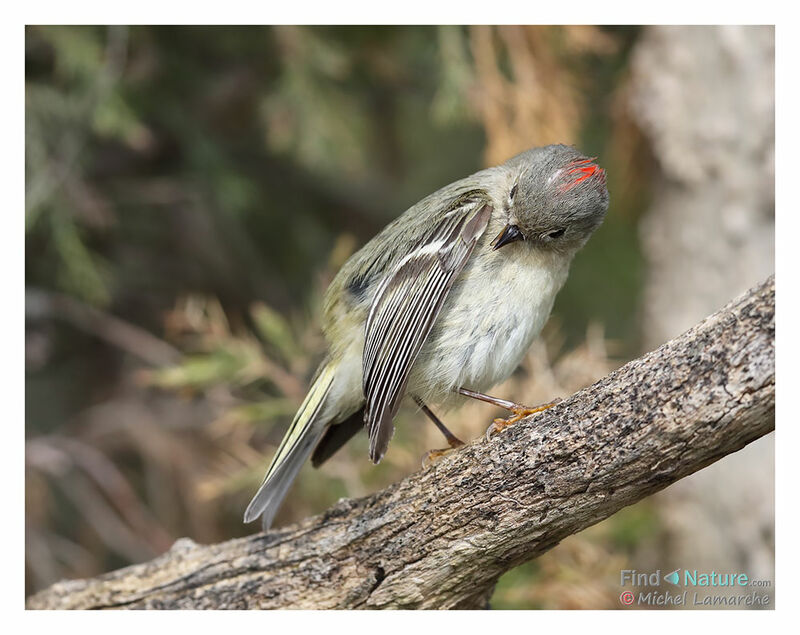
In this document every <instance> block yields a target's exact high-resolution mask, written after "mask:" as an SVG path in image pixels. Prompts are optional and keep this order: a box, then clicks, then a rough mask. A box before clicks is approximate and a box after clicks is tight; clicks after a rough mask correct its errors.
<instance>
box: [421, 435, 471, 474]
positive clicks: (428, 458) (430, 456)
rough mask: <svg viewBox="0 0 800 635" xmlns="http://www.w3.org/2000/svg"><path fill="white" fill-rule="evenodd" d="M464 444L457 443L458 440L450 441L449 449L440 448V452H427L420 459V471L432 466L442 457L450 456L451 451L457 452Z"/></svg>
mask: <svg viewBox="0 0 800 635" xmlns="http://www.w3.org/2000/svg"><path fill="white" fill-rule="evenodd" d="M462 445H464V443H463V442H462V441H459V440H458V439H454V440H452V441H451V445H450V447H449V448H442V449H441V450H429V451H428V452H426V453H425V456H423V457H422V469H425V468H426V467H428V466H430V465H433V464H434V463H436V461H438V460H439V459H441V458H442V457H443V456H446V455H448V454H450V453H451V452H452V451H453V450H457V449H458V448H460V447H461V446H462Z"/></svg>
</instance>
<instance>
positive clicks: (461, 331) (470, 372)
mask: <svg viewBox="0 0 800 635" xmlns="http://www.w3.org/2000/svg"><path fill="white" fill-rule="evenodd" d="M607 208H608V190H607V189H606V177H605V172H604V171H603V170H602V169H601V168H599V167H598V166H597V165H596V164H595V163H594V162H593V160H592V159H588V158H586V157H584V156H582V155H581V154H580V152H578V151H577V150H576V149H575V148H572V147H569V146H565V145H551V146H546V147H542V148H533V149H531V150H528V151H527V152H523V153H522V154H519V155H517V156H516V157H514V158H513V159H509V160H508V161H507V162H506V163H504V164H503V165H500V166H497V167H493V168H489V169H486V170H482V171H480V172H477V173H476V174H473V175H472V176H468V177H467V178H465V179H462V180H460V181H456V182H455V183H452V184H450V185H448V186H446V187H443V188H442V189H440V190H439V191H437V192H435V193H434V194H431V195H430V196H428V197H427V198H424V199H423V200H421V201H420V202H419V203H417V204H416V205H414V206H413V207H411V208H410V209H409V210H407V211H406V212H405V213H404V214H403V215H402V216H400V217H399V218H397V219H396V220H395V221H393V222H392V223H390V224H389V225H388V226H387V227H386V228H385V229H384V230H383V231H382V232H381V233H380V234H378V235H377V236H376V237H375V238H373V239H372V240H371V241H369V242H368V243H367V244H366V245H365V246H364V247H363V248H362V249H361V250H360V251H358V252H357V253H355V254H354V255H353V256H352V257H351V258H350V259H349V260H348V261H347V262H346V263H345V265H344V266H343V267H342V269H341V270H340V271H339V273H338V275H337V276H336V278H335V279H334V280H333V282H332V283H331V285H330V287H329V288H328V291H327V293H326V295H325V305H324V318H323V330H324V333H325V338H326V340H327V344H328V354H327V357H326V358H325V360H324V361H323V362H322V364H321V365H320V367H319V369H318V370H317V372H316V375H315V376H314V380H313V382H312V385H311V388H310V390H309V392H308V395H307V396H306V398H305V400H304V401H303V403H302V405H301V406H300V409H299V411H298V412H297V414H296V415H295V417H294V420H293V421H292V423H291V425H290V426H289V430H288V431H287V433H286V435H285V437H284V438H283V441H281V444H280V446H279V447H278V451H277V452H276V453H275V456H274V458H273V459H272V463H271V465H270V467H269V470H268V471H267V475H266V477H265V478H264V482H263V483H262V485H261V487H260V488H259V490H258V492H257V493H256V495H255V496H254V497H253V500H252V501H251V502H250V505H249V506H248V508H247V511H246V512H245V515H244V520H245V522H250V521H252V520H255V519H256V518H258V516H262V517H263V524H264V528H265V529H266V528H268V527H269V526H270V524H271V522H272V519H273V518H274V516H275V513H276V512H277V510H278V507H279V505H280V503H281V501H282V500H283V497H284V496H285V495H286V491H287V490H288V488H289V486H290V485H291V483H292V481H293V480H294V478H295V476H296V475H297V473H298V471H299V470H300V468H301V467H302V465H303V463H304V462H305V461H306V459H307V458H308V457H309V456H312V453H313V456H312V462H313V463H314V465H318V464H320V463H321V462H322V461H324V460H326V459H327V458H328V457H329V456H331V455H332V454H333V453H334V452H335V451H336V450H338V449H339V448H341V447H342V445H344V443H345V442H347V441H348V440H349V439H350V438H351V437H352V436H353V435H354V434H355V433H356V432H358V430H359V429H361V428H362V427H366V429H367V432H368V433H369V440H370V444H369V455H370V458H371V459H372V461H373V462H375V463H377V462H378V461H380V460H381V458H382V457H383V455H384V453H385V452H386V448H387V446H388V444H389V440H390V439H391V437H392V434H393V432H394V425H393V424H392V419H393V418H394V415H395V414H396V412H397V409H398V407H399V405H400V401H401V399H402V398H403V396H404V395H405V394H409V395H412V396H413V397H414V398H415V399H416V400H417V402H418V403H420V404H423V403H430V402H433V403H439V404H442V403H444V404H452V403H453V401H454V400H457V399H459V398H460V397H459V392H458V390H459V389H461V388H469V389H472V390H477V391H483V390H488V389H489V388H491V387H492V386H493V385H494V384H496V383H498V382H500V381H502V380H504V379H506V378H507V377H508V376H509V375H510V374H511V373H512V372H513V371H514V369H515V368H516V367H517V365H518V364H519V362H520V361H521V359H522V356H523V355H524V354H525V352H526V351H527V349H528V347H529V346H530V344H531V342H532V340H533V339H534V338H535V337H536V336H538V334H539V332H540V331H541V329H542V327H543V326H544V323H545V322H546V321H547V318H548V316H549V314H550V310H551V308H552V307H553V301H554V300H555V296H556V293H558V291H559V289H560V288H561V287H562V285H563V284H564V282H565V281H566V279H567V273H568V270H569V265H570V262H571V260H572V257H573V256H574V255H575V253H576V252H577V251H578V250H579V249H580V248H581V247H582V246H583V245H584V244H585V243H586V241H587V240H588V239H589V236H590V235H591V234H592V232H594V230H595V229H597V227H599V225H600V223H602V221H603V217H604V216H605V213H606V209H607ZM465 392H469V391H465Z"/></svg>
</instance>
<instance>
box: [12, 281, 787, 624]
mask: <svg viewBox="0 0 800 635" xmlns="http://www.w3.org/2000/svg"><path fill="white" fill-rule="evenodd" d="M774 306H775V304H774V279H773V278H770V279H768V280H767V281H766V282H764V283H762V284H761V285H759V286H758V287H756V288H754V289H752V290H751V291H750V292H748V293H747V294H745V295H743V296H742V297H740V298H738V299H737V300H734V301H733V302H731V303H730V304H729V305H728V306H727V307H726V308H725V309H723V310H721V311H719V312H718V313H715V314H714V315H712V316H710V317H708V318H706V319H705V320H704V321H703V322H701V323H700V324H698V325H697V326H695V327H694V328H692V329H691V330H689V331H687V332H686V333H684V334H683V335H681V336H680V337H678V338H676V339H674V340H672V341H670V342H668V343H667V344H665V345H664V346H662V347H660V348H659V349H657V350H655V351H653V352H652V353H649V354H648V355H645V356H644V357H642V358H639V359H637V360H634V361H632V362H630V363H629V364H626V365H625V366H623V367H622V368H620V369H619V370H616V371H614V372H612V373H611V374H609V375H608V376H607V377H605V378H603V379H602V380H600V381H599V382H597V383H596V384H594V385H593V386H590V387H589V388H586V389H584V390H582V391H580V392H578V393H576V394H575V395H573V396H572V397H571V398H569V399H568V400H566V401H564V402H563V403H561V404H559V405H558V406H556V407H554V408H552V409H550V410H548V411H546V412H544V413H541V414H539V415H535V416H533V417H530V418H528V419H524V420H522V421H520V422H518V423H517V424H515V425H513V426H511V427H510V428H508V429H506V430H505V431H503V432H502V433H500V434H498V435H496V436H494V437H492V438H491V439H490V440H488V441H487V440H485V439H477V440H475V441H474V442H472V443H471V444H468V445H467V446H466V447H464V448H462V449H460V450H459V451H457V452H454V453H453V454H451V455H449V456H447V457H445V458H444V459H442V460H440V461H439V462H438V463H435V464H434V465H433V466H431V467H429V468H428V469H425V470H422V471H421V472H418V473H416V474H413V475H411V476H409V477H408V478H406V479H405V480H403V481H401V482H400V483H397V484H395V485H393V486H391V487H389V488H387V489H385V490H383V491H381V492H378V493H377V494H374V495H372V496H369V497H366V498H362V499H359V500H342V501H340V502H339V503H338V504H337V505H335V506H334V507H332V508H331V509H330V510H328V511H327V512H325V513H324V514H321V515H319V516H316V517H313V518H309V519H306V520H305V521H303V522H301V523H299V524H297V525H293V526H290V527H286V528H283V529H280V530H276V531H271V532H269V533H267V534H256V535H253V536H250V537H247V538H240V539H236V540H231V541H228V542H224V543H221V544H217V545H209V546H201V545H197V544H195V543H193V542H192V541H191V540H188V539H182V540H179V541H178V542H177V543H175V545H174V546H173V548H172V549H171V550H170V551H169V552H167V553H165V554H164V555H162V556H160V557H159V558H156V559H155V560H153V561H151V562H148V563H145V564H141V565H135V566H132V567H127V568H125V569H121V570H119V571H115V572H112V573H109V574H106V575H104V576H101V577H99V578H96V579H92V580H76V581H65V582H60V583H58V584H56V585H54V586H53V587H51V588H49V589H47V590H45V591H42V592H40V593H38V594H36V595H34V596H32V597H31V598H30V599H29V600H28V603H27V604H28V608H37V609H47V608H76V609H78V608H207V609H221V608H237V609H244V608H479V607H483V606H485V605H486V602H487V598H488V597H489V596H490V594H491V590H492V588H493V586H494V584H495V581H496V580H497V578H498V577H499V576H500V575H501V574H502V573H504V572H505V571H508V570H509V569H511V568H512V567H514V566H516V565H518V564H520V563H522V562H524V561H526V560H529V559H531V558H535V557H537V556H539V555H541V554H542V553H544V552H545V551H547V550H548V549H551V548H552V547H553V546H555V545H556V544H558V542H559V541H560V540H562V539H564V538H565V537H567V536H569V535H571V534H574V533H576V532H578V531H580V530H582V529H584V528H586V527H588V526H590V525H592V524H594V523H597V522H598V521H600V520H602V519H604V518H607V517H608V516H610V515H611V514H613V513H614V512H616V511H617V510H619V509H620V508H622V507H624V506H626V505H630V504H632V503H634V502H636V501H638V500H640V499H642V498H644V497H645V496H647V495H649V494H652V493H653V492H655V491H658V490H660V489H662V488H664V487H666V486H667V485H669V484H670V483H673V482H675V481H676V480H678V479H680V478H682V477H684V476H686V475H688V474H691V473H692V472H695V471H696V470H699V469H701V468H703V467H705V466H706V465H709V464H710V463H712V462H714V461H716V460H718V459H720V458H722V457H724V456H725V455H727V454H730V453H731V452H735V451H737V450H739V449H741V448H742V447H743V446H745V445H746V444H747V443H749V442H751V441H753V440H754V439H757V438H759V437H760V436H762V435H764V434H766V433H768V432H769V431H771V430H772V429H773V428H774V402H775V372H774V352H775V351H774Z"/></svg>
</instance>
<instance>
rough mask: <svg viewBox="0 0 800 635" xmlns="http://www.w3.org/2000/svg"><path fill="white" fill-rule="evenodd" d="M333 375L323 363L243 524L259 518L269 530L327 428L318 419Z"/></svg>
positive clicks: (331, 367)
mask: <svg viewBox="0 0 800 635" xmlns="http://www.w3.org/2000/svg"><path fill="white" fill-rule="evenodd" d="M334 375H335V367H334V366H333V365H332V364H330V363H325V364H323V366H322V367H321V368H320V370H319V372H318V373H317V376H316V378H315V379H314V382H313V383H312V385H311V388H310V389H309V391H308V394H307V395H306V398H305V400H304V401H303V404H302V405H301V406H300V409H299V410H298V411H297V414H296V415H295V416H294V420H293V421H292V424H291V425H290V426H289V430H288V431H287V432H286V435H285V436H284V437H283V441H281V444H280V446H278V451H277V452H276V453H275V456H274V457H273V459H272V463H270V466H269V469H268V470H267V475H266V476H265V477H264V482H263V483H262V484H261V487H259V488H258V492H256V495H255V496H254V497H253V500H251V501H250V504H249V505H248V506H247V510H246V511H245V512H244V522H246V523H249V522H252V521H254V520H255V519H256V518H258V517H259V516H262V517H263V520H262V523H263V526H264V530H267V529H269V527H270V525H271V524H272V520H273V518H275V514H276V513H277V511H278V508H279V507H280V504H281V502H282V501H283V497H284V496H286V492H287V490H288V489H289V486H290V485H291V484H292V481H293V480H294V479H295V477H296V476H297V473H298V472H299V471H300V468H301V467H303V463H305V462H306V459H308V457H309V455H310V454H311V452H312V451H313V450H314V447H315V446H316V445H317V442H318V441H319V440H320V438H321V437H322V435H323V434H324V433H325V430H326V429H327V427H328V426H327V424H328V422H327V421H321V420H320V416H321V414H322V412H323V406H324V404H325V398H326V397H327V395H328V392H329V391H330V388H331V384H332V383H333V378H334Z"/></svg>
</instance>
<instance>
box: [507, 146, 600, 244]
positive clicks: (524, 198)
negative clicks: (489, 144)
mask: <svg viewBox="0 0 800 635" xmlns="http://www.w3.org/2000/svg"><path fill="white" fill-rule="evenodd" d="M504 167H505V168H506V169H508V170H509V171H510V172H511V173H512V175H513V176H514V181H513V185H512V187H511V190H510V193H509V197H508V201H506V205H505V206H504V210H503V211H504V213H505V214H506V216H507V219H508V220H507V221H506V227H505V228H504V229H503V231H502V232H501V233H500V234H499V235H498V236H497V237H496V238H495V239H494V241H493V243H492V245H493V246H494V248H495V249H499V248H500V247H502V246H504V245H507V244H509V243H511V242H515V241H520V240H523V241H525V242H527V243H530V245H531V246H533V247H536V248H539V249H548V250H553V251H559V252H562V253H571V252H575V251H577V250H578V249H580V248H581V247H582V246H583V245H584V243H586V241H587V240H588V239H589V236H591V235H592V232H594V230H595V229H597V228H598V227H599V226H600V224H601V223H602V222H603V218H604V217H605V214H606V210H607V209H608V190H607V189H606V173H605V171H604V170H603V169H602V168H600V167H599V166H598V165H597V164H595V163H594V162H593V159H589V158H587V157H585V156H583V155H582V154H581V153H580V152H578V151H577V150H576V149H575V148H573V147H571V146H565V145H551V146H544V147H542V148H534V149H532V150H528V151H527V152H523V153H522V154H518V155H517V156H515V157H514V158H513V159H509V160H508V161H507V162H506V163H505V166H504Z"/></svg>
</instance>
